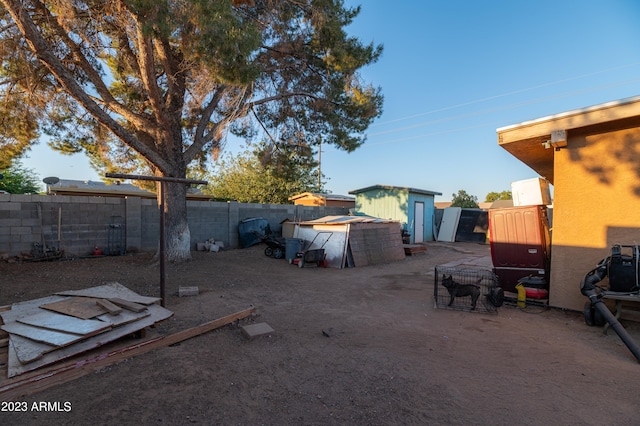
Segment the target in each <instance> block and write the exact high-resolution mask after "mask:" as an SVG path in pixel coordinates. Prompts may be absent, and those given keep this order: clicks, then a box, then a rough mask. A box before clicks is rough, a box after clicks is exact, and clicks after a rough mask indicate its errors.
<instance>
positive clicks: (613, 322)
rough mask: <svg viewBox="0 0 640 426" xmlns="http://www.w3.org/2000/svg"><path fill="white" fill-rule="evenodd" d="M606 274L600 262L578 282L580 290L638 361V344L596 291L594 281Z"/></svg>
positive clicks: (639, 352) (639, 351)
mask: <svg viewBox="0 0 640 426" xmlns="http://www.w3.org/2000/svg"><path fill="white" fill-rule="evenodd" d="M606 275H607V268H606V267H603V266H602V264H600V265H599V266H598V267H597V268H595V269H593V270H592V271H590V272H589V273H588V274H587V275H586V276H585V277H584V279H583V280H582V281H581V282H580V291H581V292H582V294H584V295H585V296H587V297H588V298H589V300H590V301H591V305H592V306H593V307H594V308H595V309H597V310H598V312H600V314H601V315H602V317H603V318H604V319H605V320H606V321H607V322H608V323H609V325H610V326H611V328H613V331H615V332H616V334H617V335H618V337H620V339H621V340H622V342H623V343H624V344H625V345H626V346H627V348H628V349H629V350H630V351H631V353H632V354H633V356H635V357H636V359H637V360H638V362H640V346H638V345H637V343H636V342H635V341H634V340H633V338H632V337H631V335H629V333H627V330H625V329H624V327H623V326H622V324H620V322H619V321H618V320H617V319H616V317H615V316H614V315H613V314H612V313H611V311H610V310H609V308H607V305H605V304H604V302H603V301H602V297H601V296H600V295H599V294H598V292H597V291H596V283H598V282H599V281H600V280H602V278H604V277H605V276H606Z"/></svg>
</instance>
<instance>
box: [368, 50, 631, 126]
mask: <svg viewBox="0 0 640 426" xmlns="http://www.w3.org/2000/svg"><path fill="white" fill-rule="evenodd" d="M638 64H640V62H633V63H631V64H626V65H620V66H617V67H612V68H607V69H604V70H600V71H594V72H591V73H587V74H582V75H578V76H575V77H570V78H565V79H561V80H556V81H552V82H548V83H543V84H538V85H536V86H531V87H527V88H525V89H518V90H513V91H511V92H506V93H502V94H499V95H494V96H488V97H485V98H481V99H476V100H473V101H468V102H463V103H460V104H456V105H451V106H448V107H443V108H438V109H435V110H431V111H427V112H422V113H418V114H413V115H408V116H405V117H399V118H395V119H393V120H388V121H383V122H381V123H374V124H372V125H371V126H370V127H375V126H382V125H385V124H389V123H395V122H398V121H404V120H410V119H412V118H416V117H422V116H425V115H430V114H435V113H437V112H442V111H447V110H450V109H455V108H460V107H463V106H468V105H473V104H477V103H481V102H486V101H490V100H493V99H498V98H503V97H506V96H511V95H515V94H517V93H523V92H528V91H531V90H535V89H540V88H543V87H548V86H553V85H555V84H560V83H565V82H567V81H572V80H578V79H580V78H585V77H590V76H593V75H598V74H603V73H606V72H610V71H615V70H619V69H622V68H628V67H632V66H634V65H638Z"/></svg>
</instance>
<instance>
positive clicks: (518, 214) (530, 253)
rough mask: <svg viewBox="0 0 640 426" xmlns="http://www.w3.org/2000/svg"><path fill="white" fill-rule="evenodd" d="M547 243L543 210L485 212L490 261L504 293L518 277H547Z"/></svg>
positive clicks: (548, 258)
mask: <svg viewBox="0 0 640 426" xmlns="http://www.w3.org/2000/svg"><path fill="white" fill-rule="evenodd" d="M550 240H551V239H550V236H549V220H548V217H547V208H546V206H542V205H541V206H526V207H510V208H505V209H495V210H489V242H490V245H491V260H492V261H493V266H494V270H495V273H496V275H498V277H500V281H501V285H502V288H503V289H504V290H505V291H515V286H516V284H517V283H518V279H520V278H522V277H526V276H529V275H533V276H543V277H545V278H546V277H547V276H548V271H549V262H550V254H551V241H550ZM547 282H548V281H547Z"/></svg>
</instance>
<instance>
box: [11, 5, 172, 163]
mask: <svg viewBox="0 0 640 426" xmlns="http://www.w3.org/2000/svg"><path fill="white" fill-rule="evenodd" d="M0 1H1V2H2V4H3V5H4V6H5V8H6V9H7V11H8V12H9V14H10V15H11V17H12V19H13V20H14V22H15V23H16V25H17V26H18V28H19V30H20V32H21V33H22V34H23V36H24V37H25V39H26V42H27V44H28V46H29V48H30V49H31V50H32V52H34V53H35V54H36V56H37V58H38V59H39V60H40V61H41V62H42V63H43V64H44V65H45V67H47V69H49V71H50V72H51V73H52V74H53V76H54V77H55V78H56V80H58V82H59V83H60V85H61V86H62V87H63V88H64V89H65V90H66V91H67V92H68V93H69V94H70V96H71V97H72V98H73V99H75V100H76V101H77V102H78V103H79V104H80V105H82V107H83V108H84V109H85V110H86V111H87V112H88V113H89V114H91V116H92V117H94V118H95V119H96V120H97V121H98V122H99V123H101V124H102V125H103V126H105V127H107V128H108V129H110V130H111V131H112V132H113V133H114V134H115V135H116V136H117V137H118V138H119V139H120V140H121V141H122V142H123V143H125V144H127V145H129V146H130V147H132V148H133V149H135V150H136V151H138V152H139V153H140V154H141V155H142V156H143V157H144V158H146V159H147V161H149V162H150V163H152V164H155V165H156V166H157V167H158V168H159V169H161V170H169V165H168V163H167V162H166V161H165V160H164V159H163V158H162V157H161V156H160V155H159V154H158V152H157V151H155V150H153V149H151V148H149V147H148V146H146V145H145V144H142V143H140V141H138V140H137V139H136V138H135V137H134V136H133V135H132V134H131V133H129V132H128V131H127V130H126V129H125V128H124V127H122V126H121V125H120V124H119V123H118V122H117V121H116V120H114V119H113V118H112V117H111V116H110V115H109V114H107V113H106V112H105V111H103V110H102V109H101V108H100V107H99V106H98V104H96V103H95V102H94V101H93V100H92V99H91V97H90V96H89V95H88V94H87V93H86V92H85V91H84V89H83V88H82V86H80V85H79V84H78V82H76V81H75V79H74V78H73V76H72V75H71V74H70V72H69V70H67V69H66V68H65V67H64V65H63V64H62V63H61V62H60V59H59V58H57V57H56V56H55V55H54V54H53V53H52V52H51V51H50V50H49V47H48V45H47V42H46V41H45V40H44V38H43V37H42V35H41V34H40V32H39V31H38V29H37V27H36V26H35V24H34V23H33V21H32V20H31V18H30V16H29V14H28V13H27V11H26V10H25V8H24V5H23V4H22V2H20V0H0Z"/></svg>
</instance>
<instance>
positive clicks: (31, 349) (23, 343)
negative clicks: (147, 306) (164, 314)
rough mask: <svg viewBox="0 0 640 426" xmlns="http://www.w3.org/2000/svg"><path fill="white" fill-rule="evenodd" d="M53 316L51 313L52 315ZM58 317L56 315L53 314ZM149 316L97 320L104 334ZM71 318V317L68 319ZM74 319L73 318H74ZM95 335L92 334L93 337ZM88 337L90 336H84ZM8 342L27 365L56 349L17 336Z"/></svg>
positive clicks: (126, 315)
mask: <svg viewBox="0 0 640 426" xmlns="http://www.w3.org/2000/svg"><path fill="white" fill-rule="evenodd" d="M52 314H53V313H52ZM55 315H58V314H55ZM149 315H150V314H149V312H148V311H145V312H142V313H134V312H127V313H123V314H121V315H118V317H117V318H116V317H113V316H112V315H110V314H103V315H101V316H100V317H98V320H103V321H104V322H103V323H102V327H103V328H104V329H103V330H102V331H103V332H105V331H107V330H109V329H111V327H116V326H121V325H124V324H128V323H131V322H134V321H137V320H139V319H142V318H144V317H148V316H149ZM69 318H72V317H69ZM74 319H75V318H74ZM78 321H94V322H99V323H100V322H101V321H97V320H78ZM95 334H97V333H93V335H95ZM84 337H90V336H84ZM10 342H12V344H13V348H14V350H15V352H16V356H17V358H18V360H19V361H20V363H21V364H27V363H30V362H34V361H36V360H38V359H40V358H42V357H43V356H44V354H46V353H49V352H52V351H54V350H56V349H58V347H57V346H51V345H48V344H45V343H41V342H37V341H35V340H31V339H27V338H25V337H21V336H19V335H17V334H12V335H10Z"/></svg>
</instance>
